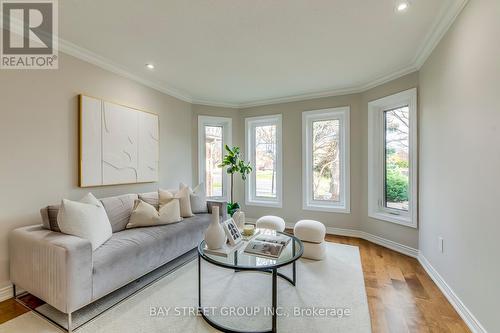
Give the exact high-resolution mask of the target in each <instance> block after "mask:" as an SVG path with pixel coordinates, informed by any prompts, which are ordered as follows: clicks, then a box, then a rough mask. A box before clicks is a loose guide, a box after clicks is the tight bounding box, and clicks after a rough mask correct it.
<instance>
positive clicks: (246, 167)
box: [219, 145, 252, 216]
mask: <svg viewBox="0 0 500 333" xmlns="http://www.w3.org/2000/svg"><path fill="white" fill-rule="evenodd" d="M224 148H225V149H226V154H225V155H224V158H223V159H222V163H221V164H220V165H219V167H222V168H223V167H227V168H226V172H227V173H228V174H230V175H231V194H230V197H229V203H228V205H227V212H228V214H229V215H231V216H233V214H234V212H236V211H237V210H238V209H239V208H240V204H239V203H237V202H234V199H233V193H234V187H233V181H234V179H233V177H234V174H235V173H239V174H240V175H241V179H243V181H245V180H246V179H247V175H248V174H249V173H250V172H252V167H251V166H250V162H245V161H244V160H242V159H241V158H240V147H233V148H231V147H229V146H228V145H225V147H224Z"/></svg>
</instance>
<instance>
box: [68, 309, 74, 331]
mask: <svg viewBox="0 0 500 333" xmlns="http://www.w3.org/2000/svg"><path fill="white" fill-rule="evenodd" d="M72 326H73V323H72V318H71V312H70V313H68V333H72V332H73V330H72Z"/></svg>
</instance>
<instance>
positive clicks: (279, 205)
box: [245, 200, 283, 208]
mask: <svg viewBox="0 0 500 333" xmlns="http://www.w3.org/2000/svg"><path fill="white" fill-rule="evenodd" d="M245 205H246V206H260V207H272V208H282V207H283V205H282V203H281V202H278V201H266V200H247V201H245Z"/></svg>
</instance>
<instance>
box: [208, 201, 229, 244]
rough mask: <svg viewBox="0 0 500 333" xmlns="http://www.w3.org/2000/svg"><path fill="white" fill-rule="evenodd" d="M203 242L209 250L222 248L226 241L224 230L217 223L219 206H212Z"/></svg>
mask: <svg viewBox="0 0 500 333" xmlns="http://www.w3.org/2000/svg"><path fill="white" fill-rule="evenodd" d="M205 242H206V244H207V247H208V248H209V249H210V250H217V249H220V248H222V246H223V245H224V244H225V243H226V232H225V231H224V228H222V226H221V224H220V223H219V207H218V206H215V207H212V220H211V222H210V225H209V226H208V228H207V231H206V232H205Z"/></svg>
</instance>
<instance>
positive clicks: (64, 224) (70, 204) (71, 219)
mask: <svg viewBox="0 0 500 333" xmlns="http://www.w3.org/2000/svg"><path fill="white" fill-rule="evenodd" d="M57 224H58V225H59V229H61V232H62V233H65V234H68V235H73V236H78V237H81V238H84V239H87V240H89V241H90V243H91V244H92V251H94V250H95V249H97V248H98V247H99V246H101V245H102V244H104V243H105V242H106V241H107V240H108V239H110V238H111V236H112V235H113V232H112V230H111V223H110V222H109V219H108V215H107V214H106V211H105V210H104V207H103V206H102V203H101V202H100V201H99V200H97V199H96V198H95V197H94V196H93V195H92V193H88V194H87V195H86V196H84V197H83V198H82V199H81V200H80V201H71V200H67V199H63V200H62V202H61V207H60V208H59V212H58V214H57Z"/></svg>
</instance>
